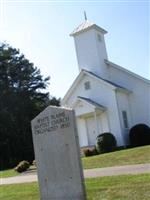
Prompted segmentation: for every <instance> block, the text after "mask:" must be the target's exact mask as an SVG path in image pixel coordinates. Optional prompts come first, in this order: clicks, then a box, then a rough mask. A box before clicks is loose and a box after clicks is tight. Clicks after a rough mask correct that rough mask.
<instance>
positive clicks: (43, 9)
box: [0, 0, 150, 97]
mask: <svg viewBox="0 0 150 200" xmlns="http://www.w3.org/2000/svg"><path fill="white" fill-rule="evenodd" d="M0 2H1V3H0V41H7V42H8V43H9V44H10V45H12V46H14V47H16V48H19V49H20V50H21V52H23V53H24V54H25V56H26V57H27V58H28V59H29V60H30V61H31V62H33V63H34V64H35V65H36V66H37V67H38V68H40V69H41V73H42V74H43V75H44V76H50V77H51V80H50V86H49V88H48V90H49V92H50V94H51V95H54V96H57V97H63V96H64V94H65V93H66V91H67V89H68V88H69V87H70V85H71V84H72V82H73V80H74V79H75V78H76V76H77V75H78V65H77V60H76V54H75V48H74V42H73V38H72V37H70V36H69V34H70V33H71V32H72V31H73V29H75V28H76V27H77V26H78V25H79V24H80V23H82V22H83V20H84V17H83V12H84V10H86V13H87V17H88V20H89V21H91V22H94V23H96V24H97V25H99V26H101V27H102V28H104V29H105V30H107V31H108V34H106V36H105V41H106V47H107V53H108V58H109V60H110V61H112V62H114V63H116V64H119V65H121V66H123V67H125V68H126V69H129V70H131V71H133V72H136V73H138V74H139V75H141V76H144V77H146V78H148V79H150V58H149V54H150V51H149V47H150V31H149V27H150V4H149V2H148V1H76V3H75V1H69V0H68V1H48V0H47V1H44V0H43V1H38V0H36V1H34V0H32V1H30V0H28V1H27V0H26V1H25V0H24V1H22V0H20V1H13V0H11V1H10V0H5V1H4V0H0Z"/></svg>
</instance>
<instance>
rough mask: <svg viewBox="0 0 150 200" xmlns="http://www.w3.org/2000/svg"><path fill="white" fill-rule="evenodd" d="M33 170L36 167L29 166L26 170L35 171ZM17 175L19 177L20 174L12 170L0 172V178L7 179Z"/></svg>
mask: <svg viewBox="0 0 150 200" xmlns="http://www.w3.org/2000/svg"><path fill="white" fill-rule="evenodd" d="M35 169H36V167H35V166H34V165H31V166H30V168H29V169H28V170H35ZM18 175H20V173H18V172H16V171H15V170H14V169H8V170H3V171H0V178H8V177H13V176H18Z"/></svg>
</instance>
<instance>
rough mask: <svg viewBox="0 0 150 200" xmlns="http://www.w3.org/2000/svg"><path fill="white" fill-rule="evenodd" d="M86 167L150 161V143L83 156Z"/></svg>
mask: <svg viewBox="0 0 150 200" xmlns="http://www.w3.org/2000/svg"><path fill="white" fill-rule="evenodd" d="M82 162H83V167H84V169H92V168H101V167H111V166H120V165H132V164H144V163H150V145H148V146H143V147H136V148H132V149H127V150H120V151H116V152H112V153H105V154H101V155H97V156H92V157H84V158H82Z"/></svg>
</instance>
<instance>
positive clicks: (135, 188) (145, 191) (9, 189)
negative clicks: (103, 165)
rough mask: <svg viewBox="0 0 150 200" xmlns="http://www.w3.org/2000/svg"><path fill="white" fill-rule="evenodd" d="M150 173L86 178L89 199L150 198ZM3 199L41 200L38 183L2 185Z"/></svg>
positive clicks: (0, 197) (126, 199)
mask: <svg viewBox="0 0 150 200" xmlns="http://www.w3.org/2000/svg"><path fill="white" fill-rule="evenodd" d="M149 188H150V174H141V175H123V176H112V177H101V178H95V179H86V191H87V200H149V199H150V190H149ZM0 199H2V200H20V199H21V200H39V199H40V198H39V192H38V185H37V183H29V184H14V185H4V186H0Z"/></svg>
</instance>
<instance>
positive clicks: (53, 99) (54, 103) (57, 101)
mask: <svg viewBox="0 0 150 200" xmlns="http://www.w3.org/2000/svg"><path fill="white" fill-rule="evenodd" d="M49 105H52V106H60V98H58V99H57V98H56V97H53V96H51V97H50V100H49Z"/></svg>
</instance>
